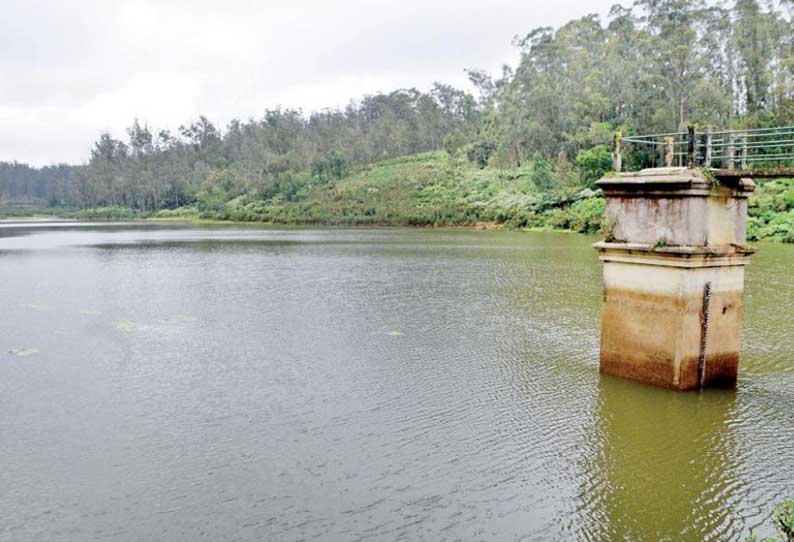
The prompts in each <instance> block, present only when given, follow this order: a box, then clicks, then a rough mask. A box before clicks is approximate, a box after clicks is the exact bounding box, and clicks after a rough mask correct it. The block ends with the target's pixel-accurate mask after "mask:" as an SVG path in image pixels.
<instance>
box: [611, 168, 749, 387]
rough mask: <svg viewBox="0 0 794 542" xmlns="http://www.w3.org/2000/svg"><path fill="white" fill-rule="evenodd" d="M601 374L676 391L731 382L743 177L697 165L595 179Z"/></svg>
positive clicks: (739, 294) (742, 260)
mask: <svg viewBox="0 0 794 542" xmlns="http://www.w3.org/2000/svg"><path fill="white" fill-rule="evenodd" d="M597 184H598V185H599V186H600V187H601V188H602V190H603V191H604V195H605V196H606V199H607V209H606V216H605V224H606V230H607V232H606V233H607V240H606V241H602V242H599V243H596V245H595V248H596V250H598V252H599V255H600V259H601V261H602V262H603V263H604V305H603V312H602V322H601V357H600V359H601V361H600V365H601V371H602V372H603V373H607V374H611V375H615V376H620V377H625V378H631V379H634V380H639V381H641V382H646V383H649V384H655V385H658V386H664V387H668V388H674V389H679V390H689V389H699V388H702V387H706V386H720V387H732V386H734V385H735V383H736V376H737V373H738V368H739V337H740V335H741V329H742V314H743V297H744V266H745V265H746V264H747V263H748V262H749V257H750V255H751V254H752V252H753V251H752V249H750V248H747V247H746V246H745V242H746V238H745V231H746V220H747V218H746V214H747V195H748V193H749V192H751V191H752V190H753V188H754V184H753V183H752V181H750V180H742V181H741V182H740V183H738V184H737V185H736V186H732V187H731V186H723V185H720V184H719V183H717V182H716V181H713V180H711V179H709V178H708V177H707V176H706V174H704V173H703V172H702V171H700V170H695V169H684V168H665V169H649V170H643V171H640V172H637V173H624V174H619V175H615V176H610V177H605V178H604V179H602V180H600V181H599V182H598V183H597Z"/></svg>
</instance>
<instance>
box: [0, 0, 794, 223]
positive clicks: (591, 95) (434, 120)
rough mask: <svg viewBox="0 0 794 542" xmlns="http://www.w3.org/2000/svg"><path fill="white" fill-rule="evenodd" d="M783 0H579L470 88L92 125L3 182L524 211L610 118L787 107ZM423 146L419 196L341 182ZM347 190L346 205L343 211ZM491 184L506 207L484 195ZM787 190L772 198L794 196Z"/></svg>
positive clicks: (558, 197) (792, 118) (1, 187)
mask: <svg viewBox="0 0 794 542" xmlns="http://www.w3.org/2000/svg"><path fill="white" fill-rule="evenodd" d="M792 11H794V0H782V1H780V2H775V3H772V2H762V1H759V0H736V1H735V2H732V3H729V4H728V3H713V2H705V1H699V0H637V1H636V2H634V4H633V6H631V7H624V6H620V5H616V6H614V7H613V8H612V10H611V12H610V14H609V17H608V19H607V20H606V21H605V22H604V21H601V20H599V18H598V17H597V16H595V15H589V16H586V17H583V18H580V19H577V20H574V21H571V22H569V23H568V24H566V25H564V26H562V27H561V28H558V29H552V28H545V27H543V28H535V29H533V30H531V31H530V32H528V33H527V34H526V35H524V36H519V37H516V38H515V39H514V43H515V45H516V47H518V48H519V50H520V53H521V57H520V62H519V63H518V65H517V66H516V67H515V68H511V67H508V66H505V67H504V68H503V70H502V73H500V74H498V75H496V76H494V75H491V74H488V73H485V72H483V71H480V70H469V71H468V75H469V79H470V80H471V82H472V83H473V88H475V89H476V91H474V94H471V93H468V92H465V91H463V90H459V89H456V88H453V87H451V86H449V85H444V84H441V83H437V84H435V85H434V86H433V88H432V89H430V90H429V91H428V92H421V91H418V90H416V89H401V90H395V91H393V92H390V93H384V94H377V95H372V96H365V97H364V98H362V99H360V100H358V101H356V102H351V103H350V105H348V106H347V107H346V108H344V109H343V110H326V111H321V112H316V113H312V114H309V115H306V114H304V113H303V112H301V111H296V110H284V109H269V110H266V111H265V112H264V114H262V115H261V116H260V117H258V118H251V119H248V120H246V121H241V120H233V121H232V122H230V123H229V125H228V126H226V127H225V128H223V129H220V128H218V127H216V126H214V125H213V124H212V122H210V120H208V119H207V118H205V117H203V116H202V117H199V118H198V119H197V120H196V121H195V122H193V123H192V124H190V125H189V126H182V127H180V128H179V129H178V131H177V132H176V133H172V132H169V131H168V130H159V131H158V130H155V129H153V128H152V127H150V126H148V125H146V124H142V123H140V122H139V121H137V120H136V121H134V122H133V123H132V125H131V126H130V128H128V129H127V134H126V137H125V138H123V139H117V138H116V137H114V136H113V135H111V134H102V135H101V136H100V137H99V139H98V141H97V142H96V143H95V145H94V148H93V150H92V151H91V157H90V160H89V161H88V163H87V164H83V165H76V166H66V165H58V166H50V167H45V168H41V169H35V168H31V167H29V166H27V165H25V164H19V163H0V200H4V201H6V202H8V201H16V202H19V201H38V202H42V203H44V204H47V205H50V206H53V207H69V208H83V209H87V208H98V207H102V208H107V207H112V208H116V209H118V208H124V209H129V210H130V212H131V213H132V212H138V213H141V212H143V213H155V212H158V211H163V210H164V214H166V215H168V214H172V215H179V214H180V213H182V214H186V213H196V214H198V215H200V216H205V217H214V218H221V219H224V218H240V219H246V220H266V221H281V220H288V221H295V222H341V223H350V222H373V223H375V222H380V223H425V222H426V223H463V222H476V221H489V220H496V221H507V222H510V221H513V222H515V223H517V224H519V225H522V224H523V225H533V224H535V222H533V220H532V215H533V213H535V214H538V213H540V214H548V213H549V212H554V209H555V207H556V208H559V207H565V208H567V207H569V206H571V205H572V204H574V203H575V202H576V200H577V197H579V196H577V194H582V193H583V192H582V191H583V190H584V191H585V192H584V196H581V197H591V196H592V193H591V192H588V191H587V190H586V189H587V188H592V181H593V180H594V179H596V178H597V177H598V176H599V175H601V174H602V173H603V172H604V171H606V170H608V169H609V167H610V162H609V147H608V145H609V143H610V139H611V134H612V133H613V132H614V131H616V130H620V131H622V132H623V133H625V134H632V133H648V132H665V131H677V130H681V129H682V128H684V127H685V126H686V125H688V124H690V123H697V124H709V125H714V126H719V127H763V126H775V125H777V126H782V125H794V23H793V22H792ZM431 151H435V152H436V154H431V155H424V156H425V157H426V160H429V162H428V164H431V165H427V164H425V166H426V167H425V166H423V168H419V169H417V168H408V169H400V170H399V171H397V172H396V173H394V174H395V175H398V176H399V175H403V176H405V175H407V176H409V177H410V178H404V179H400V180H399V181H400V182H399V183H398V185H399V186H402V187H405V186H408V187H409V188H410V190H409V191H410V193H411V198H413V200H415V202H418V203H416V205H414V207H416V206H417V205H420V204H421V205H424V211H422V212H418V211H417V208H413V210H411V209H408V207H410V206H408V207H406V206H403V207H405V209H407V211H406V212H408V211H410V212H409V214H410V215H411V216H410V218H406V217H402V218H401V217H400V215H399V214H395V213H394V212H389V213H386V211H383V212H381V211H379V210H378V209H380V207H378V209H370V208H368V207H367V205H368V204H367V200H368V198H369V199H372V198H374V197H375V196H372V190H375V191H376V192H377V191H378V190H379V188H378V186H376V185H372V186H368V187H367V190H368V191H369V192H365V193H363V195H362V194H361V193H358V192H356V191H355V190H348V189H346V188H345V186H347V185H346V183H350V182H353V183H354V184H355V182H358V183H359V184H361V183H362V182H364V181H366V180H367V179H368V177H367V171H372V168H373V165H374V164H376V163H379V162H383V161H386V162H385V163H387V164H388V163H400V161H399V160H397V162H394V160H395V159H398V158H399V157H407V156H411V155H418V154H419V153H426V152H431ZM438 153H442V154H438ZM420 156H421V155H420ZM428 156H430V157H431V158H427V157H428ZM440 156H444V157H446V162H445V163H444V164H441V163H440V162H439V157H440ZM628 160H629V165H630V166H631V157H629V158H628ZM389 161H392V162H389ZM403 162H404V163H411V160H408V161H407V162H406V161H405V160H403ZM420 162H421V160H420ZM413 163H414V164H416V163H417V162H416V161H414V162H413ZM388 167H389V166H387V169H388ZM428 168H429V169H428ZM392 169H394V168H392ZM390 171H391V170H390ZM427 171H434V172H435V173H434V175H436V177H433V176H432V175H431V176H428V175H427V174H426V173H427ZM478 171H479V172H480V173H478ZM420 178H421V179H420ZM362 179H363V180H362ZM463 179H468V182H469V183H470V184H469V185H466V184H463V183H462V182H461V181H462V180H463ZM370 180H371V179H370ZM367 182H368V181H367ZM395 182H396V181H395ZM450 183H452V184H450ZM494 183H496V184H494ZM436 185H437V186H436ZM453 185H454V186H453ZM450 187H452V188H450ZM477 187H479V188H477ZM453 188H454V190H459V191H462V193H460V194H453V195H449V194H448V195H449V197H450V198H451V200H454V201H455V202H457V203H455V204H454V205H453V204H449V205H447V207H448V209H447V211H445V212H439V211H438V209H436V210H432V209H430V211H428V210H427V208H428V205H429V204H428V202H429V201H430V202H432V201H435V202H436V204H438V203H439V202H438V201H436V200H434V199H433V198H432V197H427V194H426V193H427V192H428V191H430V192H432V193H433V194H435V195H436V196H437V193H438V192H439V191H442V192H443V191H446V192H449V191H450V190H452V189H453ZM786 190H788V189H787V188H785V187H784V189H783V190H782V191H783V192H784V193H787V192H786ZM354 192H356V193H358V195H357V196H356V197H357V198H358V200H357V202H354V203H356V205H358V207H356V205H353V207H356V209H357V210H356V211H355V213H353V214H350V215H338V213H339V212H341V211H340V210H339V209H344V208H350V206H351V205H352V204H351V202H344V201H342V199H343V198H344V197H347V196H346V194H347V195H349V194H351V193H354ZM390 193H391V197H393V198H400V197H402V196H401V194H403V193H402V192H400V190H396V189H395V190H391V192H390ZM499 194H501V196H500V195H499ZM505 194H506V195H505ZM403 195H404V194H403ZM508 196H509V197H508ZM340 198H342V199H340ZM378 198H380V199H379V200H378V201H382V200H383V197H382V195H381V196H378ZM489 198H490V199H489ZM500 198H501V200H505V201H506V200H509V201H510V205H509V209H508V210H506V209H501V210H499V211H493V204H494V199H500ZM790 199H791V200H792V205H791V207H792V208H789V207H788V204H783V208H782V211H783V212H788V211H792V209H794V195H793V196H792V197H791V198H790ZM451 200H450V201H451ZM312 202H313V203H312ZM318 202H324V203H322V205H321V204H320V203H318ZM334 202H336V203H334ZM522 202H523V203H522ZM398 203H399V202H395V206H396V207H399V205H398ZM312 205H314V207H312ZM317 205H320V206H321V207H322V208H318V207H317ZM489 205H490V207H489ZM522 205H524V207H523V208H522V207H521V206H522ZM370 207H371V206H370ZM778 207H780V206H779V205H778ZM488 208H491V210H492V212H486V209H488ZM263 209H268V211H263ZM173 210H176V211H173ZM431 211H432V212H431ZM775 212H781V209H777V210H776V211H775ZM302 213H303V214H302ZM334 213H337V215H338V216H335V215H334ZM384 213H385V214H384ZM510 213H512V214H510ZM516 214H520V215H522V216H523V215H526V216H527V217H528V218H527V219H526V220H523V219H522V220H516ZM772 218H773V217H767V218H766V219H764V220H766V222H764V223H763V224H761V226H766V225H768V222H769V221H770V220H772ZM541 222H542V221H541ZM792 224H794V220H793V221H792ZM541 225H542V224H541ZM791 234H792V238H794V226H792V230H791Z"/></svg>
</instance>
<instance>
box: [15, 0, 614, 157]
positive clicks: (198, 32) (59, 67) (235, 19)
mask: <svg viewBox="0 0 794 542" xmlns="http://www.w3.org/2000/svg"><path fill="white" fill-rule="evenodd" d="M614 3H616V0H543V1H541V0H514V1H506V0H438V1H433V0H344V1H331V0H324V1H323V0H279V1H273V0H260V1H253V0H251V1H248V0H223V1H218V0H213V1H211V2H210V1H204V0H102V1H76V0H0V14H2V18H0V160H18V161H25V162H29V163H32V164H35V165H43V164H49V163H54V162H69V163H80V162H84V161H86V160H87V159H88V156H89V152H90V148H91V146H92V144H93V142H94V141H95V140H96V138H97V136H98V135H99V134H100V133H101V132H102V131H110V132H111V133H113V134H114V135H115V136H117V137H121V136H125V134H124V128H125V127H126V126H129V125H130V124H131V123H132V121H133V119H134V118H136V117H137V118H139V119H140V120H141V121H142V122H146V123H148V124H149V126H150V127H152V128H154V129H160V128H170V129H172V130H175V129H176V128H177V127H178V126H179V125H180V124H184V123H188V122H190V120H191V119H193V118H195V117H196V116H197V115H199V114H204V115H206V116H207V117H209V118H210V120H212V121H213V122H214V123H215V124H216V125H217V126H219V127H224V126H225V125H226V123H227V122H228V121H229V120H231V119H232V118H235V117H238V118H241V119H247V118H249V117H255V118H258V117H260V116H261V114H262V112H263V111H264V109H266V108H273V107H276V106H278V105H281V106H285V107H295V108H297V107H300V108H302V109H303V110H304V111H305V112H309V111H313V110H319V109H323V108H326V107H331V108H335V107H343V106H344V105H345V104H346V103H347V102H348V101H349V100H350V99H351V98H359V97H361V96H362V95H364V94H369V93H373V92H378V91H390V90H393V89H395V88H406V87H412V86H413V87H417V88H420V89H422V90H426V89H428V88H429V87H430V85H431V84H432V82H433V81H442V82H446V83H452V84H454V85H456V86H466V84H467V81H466V76H465V73H464V71H463V70H464V68H480V69H486V70H488V71H491V72H492V73H498V72H499V71H500V67H501V65H502V64H505V63H507V64H511V65H515V64H516V62H517V59H518V54H517V51H516V49H515V47H513V46H512V45H511V40H512V38H513V36H514V35H516V34H520V35H523V34H525V33H526V32H527V31H529V30H530V29H532V28H534V27H536V26H546V25H548V26H559V25H560V24H562V23H565V22H567V21H568V20H570V19H573V18H577V17H580V16H584V15H586V14H588V13H598V14H600V15H601V16H602V17H605V16H606V14H607V13H608V11H609V7H610V6H611V5H612V4H614ZM624 3H625V2H624Z"/></svg>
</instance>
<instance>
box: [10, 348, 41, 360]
mask: <svg viewBox="0 0 794 542" xmlns="http://www.w3.org/2000/svg"><path fill="white" fill-rule="evenodd" d="M8 353H9V354H11V355H12V356H16V357H18V358H26V357H28V356H32V355H33V354H38V353H39V349H38V348H16V349H14V350H9V351H8Z"/></svg>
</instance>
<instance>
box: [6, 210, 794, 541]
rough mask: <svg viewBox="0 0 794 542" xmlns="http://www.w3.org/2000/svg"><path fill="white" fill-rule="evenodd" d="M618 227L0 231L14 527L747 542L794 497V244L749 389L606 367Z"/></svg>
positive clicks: (161, 535) (287, 536)
mask: <svg viewBox="0 0 794 542" xmlns="http://www.w3.org/2000/svg"><path fill="white" fill-rule="evenodd" d="M593 241H594V239H593V238H588V237H584V236H577V235H565V234H541V233H519V232H493V231H449V230H437V231H430V230H401V229H394V230H284V229H281V230H277V229H260V228H240V227H206V228H204V227H195V226H186V225H182V226H180V225H156V224H145V225H90V224H81V225H75V224H49V225H48V224H21V225H20V224H3V225H0V301H1V302H2V318H1V319H0V413H2V414H1V415H0V540H2V541H3V542H5V541H9V542H11V541H13V542H17V541H36V542H39V541H50V542H57V541H70V542H71V541H84V540H103V541H138V540H141V541H144V540H146V541H149V540H164V541H165V540H167V541H186V542H187V541H190V542H193V541H199V540H208V541H232V540H235V541H298V540H332V541H337V540H339V541H348V540H350V541H353V540H367V541H369V540H375V541H393V540H428V541H434V542H435V541H446V540H450V541H451V540H464V541H473V540H499V541H510V540H537V541H570V540H573V541H590V540H592V541H607V540H632V541H653V542H658V541H664V540H670V541H678V540H682V541H684V540H685V541H700V540H714V541H717V540H720V541H724V540H738V539H742V538H743V537H744V536H745V535H747V534H749V532H750V529H754V528H759V527H760V530H759V532H760V533H761V534H771V531H770V527H769V522H768V517H769V514H770V513H771V511H772V509H773V508H774V506H775V505H776V504H778V503H779V502H780V501H782V500H783V499H784V498H786V497H794V476H792V473H794V325H792V320H793V319H794V308H793V307H794V280H792V272H794V247H791V246H782V245H770V244H764V245H762V246H761V251H760V253H759V254H758V255H757V256H756V257H754V260H753V262H752V264H751V266H750V267H749V268H748V272H747V297H746V311H745V320H746V324H745V332H744V335H743V344H742V365H741V374H740V380H739V385H738V389H737V390H736V391H724V390H723V391H717V390H709V391H707V392H706V393H703V394H698V393H677V392H671V391H667V390H662V389H656V388H653V387H649V386H644V385H640V384H636V383H632V382H626V381H622V380H619V379H614V378H610V377H602V376H600V375H599V374H598V329H599V317H600V302H601V268H600V265H599V263H598V261H597V258H596V253H595V251H594V250H592V248H590V245H591V244H592V242H593Z"/></svg>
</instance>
